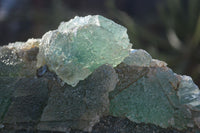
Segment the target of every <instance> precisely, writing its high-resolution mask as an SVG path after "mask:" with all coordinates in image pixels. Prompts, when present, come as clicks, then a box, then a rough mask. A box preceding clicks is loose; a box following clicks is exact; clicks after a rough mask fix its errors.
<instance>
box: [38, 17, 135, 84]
mask: <svg viewBox="0 0 200 133" xmlns="http://www.w3.org/2000/svg"><path fill="white" fill-rule="evenodd" d="M126 31H127V30H126V28H124V27H123V26H121V25H118V24H116V23H114V22H113V21H111V20H109V19H106V18H104V17H102V16H99V15H96V16H86V17H75V18H74V19H72V20H70V21H69V22H65V23H64V22H63V23H61V24H60V26H59V27H58V29H57V30H54V31H50V32H47V33H46V34H45V35H44V36H43V37H42V41H41V43H40V45H39V55H38V64H37V65H38V67H40V66H43V65H44V64H46V65H47V66H48V67H49V69H50V70H51V71H54V72H55V73H56V74H57V75H58V76H59V77H60V78H61V79H62V80H63V81H64V82H66V83H68V84H70V85H72V86H75V85H76V84H77V83H78V82H79V81H80V80H84V79H85V78H86V77H88V76H89V75H90V74H91V73H92V72H93V71H94V70H95V69H97V68H98V67H99V66H101V65H103V64H110V65H112V66H113V67H115V66H116V65H118V64H119V63H121V62H122V61H123V59H124V58H125V57H127V56H128V55H129V50H130V48H131V46H132V45H131V44H130V42H129V39H128V35H127V33H126Z"/></svg>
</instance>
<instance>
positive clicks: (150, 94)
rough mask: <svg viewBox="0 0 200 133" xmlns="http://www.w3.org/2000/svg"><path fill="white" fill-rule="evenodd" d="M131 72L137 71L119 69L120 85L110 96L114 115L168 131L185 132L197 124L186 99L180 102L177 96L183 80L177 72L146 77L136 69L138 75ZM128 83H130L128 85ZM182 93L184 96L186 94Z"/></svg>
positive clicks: (159, 71) (155, 70)
mask: <svg viewBox="0 0 200 133" xmlns="http://www.w3.org/2000/svg"><path fill="white" fill-rule="evenodd" d="M123 69H124V70H123ZM131 69H133V70H134V67H127V68H125V67H122V68H116V70H117V73H118V75H119V79H120V81H119V82H118V84H117V86H116V88H115V90H114V91H113V92H111V93H110V113H111V114H112V115H114V116H118V117H119V116H120V117H126V118H128V119H130V120H131V121H134V122H138V123H141V122H144V123H153V124H155V125H159V126H161V127H164V128H167V127H175V128H178V129H184V128H187V126H188V125H193V124H194V123H193V120H192V116H191V112H190V111H189V110H188V108H187V107H186V106H185V105H184V104H183V102H182V99H183V98H181V99H179V96H178V95H177V88H176V87H177V86H178V83H179V80H178V78H177V77H176V75H175V74H174V73H173V71H171V70H170V69H169V68H167V67H165V68H162V67H161V68H149V72H148V73H146V74H145V73H144V72H143V70H141V72H139V70H140V69H139V68H135V69H136V70H137V71H138V72H136V73H135V74H134V73H132V71H131ZM126 71H127V72H126ZM128 71H129V72H128ZM134 71H135V70H134ZM134 71H133V72H134ZM140 73H141V74H140ZM134 77H138V79H135V78H134ZM124 79H126V82H130V83H129V84H127V85H126V82H123V81H124ZM132 79H133V80H132ZM186 82H187V81H186ZM186 82H185V83H186ZM188 83H189V82H188ZM182 88H183V87H182ZM180 89H181V88H180ZM189 90H190V91H191V92H190V91H189ZM193 90H194V89H192V88H191V86H190V88H189V87H188V92H187V94H188V97H190V98H191V97H192V96H193V95H194V92H193ZM196 91H197V90H196ZM178 93H182V94H181V95H182V96H184V94H183V92H178ZM197 93H198V94H199V91H197V92H196V94H197ZM184 98H186V97H185V96H184ZM195 98H196V99H197V98H199V96H198V97H197V96H196V97H195ZM197 101H199V100H196V102H197Z"/></svg>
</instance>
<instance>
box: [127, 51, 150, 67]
mask: <svg viewBox="0 0 200 133" xmlns="http://www.w3.org/2000/svg"><path fill="white" fill-rule="evenodd" d="M123 62H124V63H125V64H127V65H130V66H141V67H149V66H150V64H151V62H152V57H151V55H150V54H149V53H147V52H146V51H145V50H143V49H138V50H136V49H131V50H130V55H129V56H128V57H126V58H125V59H124V61H123Z"/></svg>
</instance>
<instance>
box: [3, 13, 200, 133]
mask: <svg viewBox="0 0 200 133" xmlns="http://www.w3.org/2000/svg"><path fill="white" fill-rule="evenodd" d="M131 46H132V45H131V44H130V42H129V39H128V36H127V33H126V29H125V28H124V27H122V26H120V25H118V24H116V23H114V22H113V21H111V20H109V19H106V18H104V17H102V16H98V15H96V16H87V17H75V18H74V19H72V20H70V21H69V22H65V23H61V25H60V26H59V28H58V29H57V30H54V31H49V32H47V33H46V34H45V35H44V36H43V37H42V39H29V40H28V41H27V42H16V43H12V44H9V45H7V46H3V47H0V70H1V71H0V132H3V133H4V132H15V131H16V132H18V130H20V131H19V132H24V130H25V131H27V132H29V131H30V132H36V131H38V132H40V131H49V132H54V131H56V132H70V133H73V130H74V129H75V130H82V131H89V132H90V131H94V132H96V131H97V130H98V132H96V133H102V130H103V131H105V130H109V131H108V132H110V128H114V129H111V131H116V132H124V131H127V130H128V131H127V132H135V130H136V128H137V126H135V124H133V123H131V121H132V122H137V123H146V124H154V125H157V126H160V127H162V128H168V127H172V128H175V129H181V130H183V129H184V130H185V131H183V132H186V130H187V131H188V132H190V131H191V130H192V132H194V131H197V132H198V130H199V129H198V128H199V127H200V91H199V88H198V87H197V86H196V85H195V84H194V83H193V81H192V79H191V78H190V77H188V76H181V75H177V74H175V73H174V72H173V71H172V70H171V69H170V68H168V67H167V64H166V63H165V62H163V61H159V60H156V59H152V57H151V55H150V54H148V53H147V52H146V51H144V50H136V49H131ZM60 79H61V80H63V81H64V82H66V83H67V84H61V83H62V82H61V80H60ZM78 82H79V83H78ZM103 116H108V117H106V119H107V121H103V122H102V121H101V122H99V120H100V118H102V119H104V117H103ZM122 118H127V119H129V120H130V121H127V120H124V119H122ZM104 120H105V119H104ZM115 120H117V122H116V121H115ZM98 122H99V124H98ZM102 123H104V124H103V125H102ZM95 124H97V125H96V126H95ZM108 125H112V127H108ZM118 125H119V126H118ZM102 126H103V127H102ZM147 126H149V125H144V127H145V130H140V131H138V132H147V131H148V132H154V131H155V128H156V130H157V129H160V128H158V127H155V126H154V127H153V128H151V129H150V130H146V127H147ZM100 127H102V128H103V129H100ZM188 127H189V128H190V129H188ZM175 129H172V130H173V131H172V130H171V132H177V133H180V132H179V131H177V130H176V131H175ZM167 130H168V129H160V130H159V131H160V132H165V131H167ZM75 132H76V131H75ZM169 132H170V131H169ZM136 133H137V132H136Z"/></svg>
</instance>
